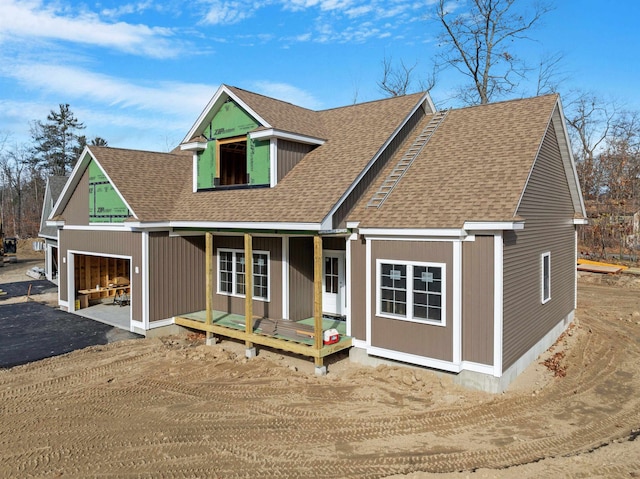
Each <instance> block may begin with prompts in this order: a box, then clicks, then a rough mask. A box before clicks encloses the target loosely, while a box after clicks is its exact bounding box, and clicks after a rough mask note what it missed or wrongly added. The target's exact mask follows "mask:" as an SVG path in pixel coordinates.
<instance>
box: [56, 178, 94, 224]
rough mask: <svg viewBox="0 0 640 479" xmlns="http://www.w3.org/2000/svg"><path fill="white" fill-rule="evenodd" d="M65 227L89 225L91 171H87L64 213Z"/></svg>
mask: <svg viewBox="0 0 640 479" xmlns="http://www.w3.org/2000/svg"><path fill="white" fill-rule="evenodd" d="M62 217H63V218H64V222H65V225H74V226H75V225H88V224H89V169H88V168H87V169H85V171H84V173H83V174H82V177H81V178H80V181H79V182H78V185H77V186H76V189H75V190H74V191H73V194H72V195H71V198H70V199H69V202H68V203H67V205H66V206H65V208H64V210H63V211H62Z"/></svg>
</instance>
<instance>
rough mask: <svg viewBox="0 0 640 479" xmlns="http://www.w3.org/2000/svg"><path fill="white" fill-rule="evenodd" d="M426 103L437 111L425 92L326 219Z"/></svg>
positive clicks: (336, 209) (331, 215) (328, 217)
mask: <svg viewBox="0 0 640 479" xmlns="http://www.w3.org/2000/svg"><path fill="white" fill-rule="evenodd" d="M424 105H428V106H429V108H433V110H432V111H431V113H434V112H435V107H434V106H433V102H432V101H431V97H430V96H429V93H428V92H425V94H424V95H423V96H422V98H420V101H418V102H417V103H416V104H415V105H414V107H413V108H412V109H411V111H410V112H409V114H408V115H407V116H406V117H405V119H404V120H403V121H402V122H401V123H400V124H399V125H398V128H396V129H395V131H394V132H393V133H392V134H391V135H390V136H389V138H387V139H386V141H385V142H384V144H383V145H382V146H381V147H380V149H379V150H378V151H377V152H376V154H375V155H374V156H373V158H371V160H369V162H368V163H367V165H366V166H365V167H364V168H363V169H362V171H361V172H360V174H359V175H358V176H357V177H356V179H355V180H353V182H352V183H351V185H349V188H347V190H346V191H345V192H344V193H343V194H342V196H341V197H340V199H339V200H338V201H337V203H336V204H335V205H333V208H331V211H329V213H328V214H327V216H326V218H325V221H326V220H327V219H329V220H331V218H332V217H333V215H334V213H335V212H336V211H338V208H340V206H341V205H342V203H343V202H344V201H345V200H346V199H347V198H348V197H349V195H350V194H351V192H352V191H353V190H354V189H355V188H356V186H358V183H360V181H361V180H362V178H363V177H364V175H366V174H367V172H368V171H369V170H370V169H371V167H372V166H373V164H374V163H375V162H376V161H378V158H379V157H380V155H382V153H383V152H384V151H385V150H386V149H387V147H388V146H389V144H390V143H391V142H392V141H393V140H394V139H395V137H396V136H397V135H398V133H400V130H402V128H404V126H405V125H406V124H407V122H408V121H409V118H411V117H412V116H413V114H414V113H415V112H416V111H417V110H418V109H419V108H424Z"/></svg>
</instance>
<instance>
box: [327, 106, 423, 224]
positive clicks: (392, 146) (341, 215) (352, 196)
mask: <svg viewBox="0 0 640 479" xmlns="http://www.w3.org/2000/svg"><path fill="white" fill-rule="evenodd" d="M424 116H425V111H424V109H423V108H418V109H417V110H416V111H415V113H414V114H413V115H412V116H411V118H409V120H408V121H407V123H405V125H404V126H403V127H402V128H401V129H400V131H399V132H398V134H397V135H396V136H395V137H394V138H393V140H391V142H390V143H389V144H388V145H387V147H386V148H385V150H384V151H383V152H382V153H381V154H380V156H379V157H378V159H377V160H376V162H375V163H374V164H373V165H371V168H369V170H368V171H367V172H366V173H365V174H364V176H363V177H362V178H361V179H360V181H359V182H358V184H357V185H356V186H355V188H354V189H353V190H352V191H351V193H349V195H348V196H347V198H346V199H345V200H344V202H343V203H342V204H341V205H340V207H339V208H338V209H337V210H336V212H335V214H334V215H333V227H334V228H344V227H345V219H346V217H347V215H348V214H349V212H350V211H351V209H352V208H353V207H354V206H355V205H356V203H357V202H358V201H359V200H360V198H361V197H362V195H363V194H364V193H365V192H366V191H367V188H369V186H370V185H371V183H373V181H374V180H375V179H376V176H378V174H379V173H380V172H381V171H382V170H383V169H384V167H385V166H386V164H387V162H388V161H389V159H390V158H392V157H393V156H394V155H395V154H396V152H397V151H398V148H400V147H401V146H402V143H403V142H404V141H405V140H406V139H407V136H408V135H409V134H410V133H412V132H413V130H414V128H415V127H416V125H417V124H418V122H419V121H420V120H421V119H422V118H424Z"/></svg>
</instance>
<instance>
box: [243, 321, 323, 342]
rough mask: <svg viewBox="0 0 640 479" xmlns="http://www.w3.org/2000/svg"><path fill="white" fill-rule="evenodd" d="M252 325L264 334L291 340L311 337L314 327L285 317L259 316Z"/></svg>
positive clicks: (313, 334)
mask: <svg viewBox="0 0 640 479" xmlns="http://www.w3.org/2000/svg"><path fill="white" fill-rule="evenodd" d="M254 327H255V328H256V329H257V330H259V332H260V333H261V334H264V335H266V336H280V337H283V338H288V339H292V340H300V339H313V338H314V336H315V333H314V327H313V326H309V325H307V324H300V323H296V322H295V321H289V320H286V319H270V318H259V319H257V320H256V321H255V322H254Z"/></svg>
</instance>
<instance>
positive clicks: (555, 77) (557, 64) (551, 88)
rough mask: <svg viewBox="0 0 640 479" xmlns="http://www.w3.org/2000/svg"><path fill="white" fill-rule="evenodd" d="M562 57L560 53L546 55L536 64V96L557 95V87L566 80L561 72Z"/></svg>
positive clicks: (565, 76) (563, 72)
mask: <svg viewBox="0 0 640 479" xmlns="http://www.w3.org/2000/svg"><path fill="white" fill-rule="evenodd" d="M563 62H564V55H563V54H562V53H554V54H546V55H544V56H543V57H542V59H541V60H540V62H539V63H538V81H537V83H536V96H538V95H546V94H548V93H557V92H558V89H559V86H560V84H561V83H562V82H564V81H565V80H566V79H567V75H566V73H565V71H564V70H562V65H563Z"/></svg>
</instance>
